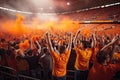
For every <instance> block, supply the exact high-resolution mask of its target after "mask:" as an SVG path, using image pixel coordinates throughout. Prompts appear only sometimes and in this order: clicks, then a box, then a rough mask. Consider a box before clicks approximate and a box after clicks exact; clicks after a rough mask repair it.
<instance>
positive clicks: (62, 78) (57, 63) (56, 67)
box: [46, 32, 72, 80]
mask: <svg viewBox="0 0 120 80" xmlns="http://www.w3.org/2000/svg"><path fill="white" fill-rule="evenodd" d="M69 36H70V38H69V43H68V46H67V48H65V45H61V46H60V51H57V50H54V48H53V46H52V44H51V40H50V33H49V32H48V33H46V37H47V42H48V46H49V50H50V54H51V56H52V59H53V69H52V80H66V68H67V63H68V59H69V56H70V52H71V45H72V34H71V33H70V34H69Z"/></svg>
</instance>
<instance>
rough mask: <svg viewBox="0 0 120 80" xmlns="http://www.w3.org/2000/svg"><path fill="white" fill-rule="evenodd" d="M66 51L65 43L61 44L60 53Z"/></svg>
mask: <svg viewBox="0 0 120 80" xmlns="http://www.w3.org/2000/svg"><path fill="white" fill-rule="evenodd" d="M64 51H65V45H61V46H60V51H59V52H60V54H62V53H64Z"/></svg>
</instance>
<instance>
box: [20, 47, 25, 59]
mask: <svg viewBox="0 0 120 80" xmlns="http://www.w3.org/2000/svg"><path fill="white" fill-rule="evenodd" d="M19 51H20V55H21V56H22V57H25V54H24V53H23V51H22V49H19Z"/></svg>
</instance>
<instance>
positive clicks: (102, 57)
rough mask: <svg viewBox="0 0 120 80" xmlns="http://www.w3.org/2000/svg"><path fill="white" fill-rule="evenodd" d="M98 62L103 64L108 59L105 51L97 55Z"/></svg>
mask: <svg viewBox="0 0 120 80" xmlns="http://www.w3.org/2000/svg"><path fill="white" fill-rule="evenodd" d="M96 59H97V62H98V63H100V64H103V63H104V61H105V60H106V59H107V54H106V53H105V51H99V52H98V53H97V55H96Z"/></svg>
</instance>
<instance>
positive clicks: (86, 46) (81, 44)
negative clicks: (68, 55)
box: [79, 41, 90, 49]
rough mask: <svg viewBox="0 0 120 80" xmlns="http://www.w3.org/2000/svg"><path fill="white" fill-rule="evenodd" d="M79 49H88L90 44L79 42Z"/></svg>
mask: <svg viewBox="0 0 120 80" xmlns="http://www.w3.org/2000/svg"><path fill="white" fill-rule="evenodd" d="M79 47H80V48H84V49H86V48H90V43H89V42H88V41H81V42H80V43H79Z"/></svg>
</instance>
